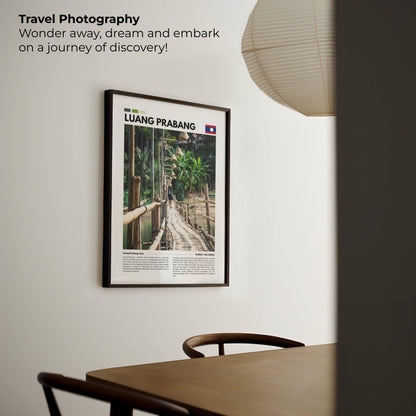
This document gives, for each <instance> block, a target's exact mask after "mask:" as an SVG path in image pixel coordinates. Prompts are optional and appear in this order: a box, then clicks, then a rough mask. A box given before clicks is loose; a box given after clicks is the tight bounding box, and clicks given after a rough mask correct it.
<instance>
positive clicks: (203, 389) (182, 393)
mask: <svg viewBox="0 0 416 416" xmlns="http://www.w3.org/2000/svg"><path fill="white" fill-rule="evenodd" d="M335 350H336V345H335V344H326V345H315V346H308V347H296V348H287V349H274V350H268V351H259V352H249V353H243V354H232V355H223V356H215V357H206V358H196V359H185V360H179V361H167V362H159V363H153V364H142V365H132V366H127V367H115V368H107V369H102V370H95V371H89V372H88V373H87V375H86V378H87V380H89V381H93V382H98V383H104V384H109V385H112V386H117V387H119V388H123V389H126V390H129V391H138V392H145V393H148V394H151V395H153V396H155V397H159V398H163V399H167V400H170V401H172V402H174V403H176V404H179V405H181V406H184V407H186V408H188V409H190V410H191V411H192V412H193V413H194V414H196V415H235V416H237V415H238V416H245V415H247V416H248V415H250V416H263V415H264V416H266V415H270V416H271V415H273V416H333V415H334V414H335V405H334V402H335V400H334V396H335Z"/></svg>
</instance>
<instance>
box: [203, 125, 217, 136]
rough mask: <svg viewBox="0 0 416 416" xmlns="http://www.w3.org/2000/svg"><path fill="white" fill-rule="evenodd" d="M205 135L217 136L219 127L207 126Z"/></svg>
mask: <svg viewBox="0 0 416 416" xmlns="http://www.w3.org/2000/svg"><path fill="white" fill-rule="evenodd" d="M205 133H208V134H216V133H217V127H216V126H211V125H209V124H205Z"/></svg>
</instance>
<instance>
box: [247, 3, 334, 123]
mask: <svg viewBox="0 0 416 416" xmlns="http://www.w3.org/2000/svg"><path fill="white" fill-rule="evenodd" d="M334 50H335V38H334V13H333V6H332V1H331V0H258V2H257V4H256V6H255V7H254V9H253V11H252V12H251V15H250V17H249V19H248V22H247V26H246V29H245V31H244V35H243V39H242V53H243V57H244V60H245V62H246V65H247V68H248V71H249V73H250V76H251V78H252V79H253V81H254V82H255V83H256V84H257V85H258V87H259V88H261V89H262V90H263V91H264V92H265V93H266V94H267V95H268V96H269V97H271V98H273V99H274V100H275V101H277V102H279V103H280V104H283V105H285V106H287V107H289V108H292V109H294V110H297V111H299V112H301V113H303V114H305V115H308V116H327V115H334V114H335V108H334V105H335V104H334V73H335V54H334Z"/></svg>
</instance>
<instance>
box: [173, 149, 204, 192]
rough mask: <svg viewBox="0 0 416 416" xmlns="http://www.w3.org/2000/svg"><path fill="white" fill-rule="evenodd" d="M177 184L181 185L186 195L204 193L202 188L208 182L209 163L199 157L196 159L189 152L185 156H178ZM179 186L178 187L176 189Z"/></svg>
mask: <svg viewBox="0 0 416 416" xmlns="http://www.w3.org/2000/svg"><path fill="white" fill-rule="evenodd" d="M176 165H177V167H178V169H177V171H176V176H177V183H180V184H181V185H182V187H183V189H184V191H185V192H186V193H189V192H195V191H199V192H200V191H202V187H203V186H204V184H205V183H206V182H207V179H208V173H209V169H210V166H209V162H208V161H205V162H204V161H202V159H201V158H200V157H199V156H198V157H195V155H194V153H193V152H190V151H189V150H188V151H187V152H185V154H184V155H183V156H178V161H177V162H176ZM177 187H178V185H177V186H176V188H177Z"/></svg>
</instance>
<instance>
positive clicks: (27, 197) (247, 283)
mask: <svg viewBox="0 0 416 416" xmlns="http://www.w3.org/2000/svg"><path fill="white" fill-rule="evenodd" d="M254 3H255V1H254V0H227V1H224V0H178V1H174V2H173V1H162V0H158V1H152V2H150V1H144V0H140V1H137V0H136V1H123V2H103V1H101V0H85V1H72V2H58V1H54V2H52V1H39V2H34V1H33V2H31V1H26V2H25V1H22V0H17V1H4V0H2V1H1V13H0V16H1V22H0V31H1V32H0V34H1V36H0V39H1V51H2V52H1V54H2V60H1V63H0V65H1V112H0V114H1V136H0V140H1V142H0V143H1V149H0V158H1V160H0V184H1V189H0V198H1V217H0V218H1V220H0V221H1V240H0V256H1V260H0V261H1V263H0V264H1V266H0V267H1V277H0V279H1V281H0V282H1V287H0V296H1V299H0V308H1V309H0V311H1V312H0V319H1V334H0V342H1V348H0V351H1V361H0V362H1V370H0V413H1V414H5V415H6V414H7V415H22V414H31V415H33V416H35V415H39V416H40V415H44V414H46V405H45V402H44V398H43V397H42V392H41V389H40V386H39V385H38V384H37V382H36V374H37V373H38V372H39V371H41V370H45V371H57V372H62V373H64V374H66V375H70V376H75V377H83V376H84V375H85V372H86V371H87V370H91V369H97V368H103V367H111V366H118V365H129V364H138V363H147V362H155V361H165V360H174V359H182V358H185V356H184V354H183V353H182V351H181V343H182V341H183V340H184V339H185V338H187V337H188V336H191V335H193V334H197V333H205V332H213V331H215V332H217V331H218V332H220V331H247V332H249V331H253V332H261V333H269V334H277V335H281V336H284V337H289V338H294V339H297V340H301V341H303V342H305V343H306V344H319V343H327V342H333V341H334V339H335V328H334V321H335V319H334V314H335V293H334V291H335V277H334V276H335V248H334V243H335V240H334V234H335V231H334V230H335V226H334V208H335V207H334V205H335V202H334V199H335V197H334V195H335V192H334V161H333V152H334V134H333V133H334V132H333V129H334V120H333V119H331V118H307V117H305V116H303V115H300V114H297V113H296V112H294V111H291V110H289V109H286V108H285V107H282V106H281V105H279V104H277V103H275V102H274V101H272V100H271V99H269V98H268V97H267V96H265V95H264V94H263V93H262V92H261V91H260V90H259V89H258V88H257V87H256V86H255V85H254V83H253V82H252V81H251V79H250V77H249V75H248V72H247V70H246V67H245V64H244V61H243V59H242V56H241V53H240V39H241V35H242V33H243V30H244V27H245V23H246V20H247V17H248V15H249V13H250V11H251V9H252V7H253V5H254ZM52 12H55V13H73V14H84V13H89V14H94V15H99V14H112V13H113V14H114V13H115V14H121V13H126V12H127V13H131V14H140V15H141V16H142V25H143V26H142V27H143V28H154V29H157V28H164V27H168V26H170V27H177V28H187V27H198V26H200V27H206V28H211V27H213V26H214V27H216V28H218V29H219V30H220V33H221V38H220V39H219V40H206V41H202V40H199V41H196V40H194V41H185V40H170V41H169V50H168V53H167V54H164V55H158V56H145V55H111V54H107V55H102V56H97V55H94V56H92V55H91V56H76V55H69V56H65V55H60V56H50V55H48V56H46V55H23V54H19V53H18V52H17V45H18V44H19V39H18V33H17V31H18V27H19V25H18V19H17V14H18V13H26V14H37V15H43V14H50V13H52ZM110 88H113V89H120V90H126V91H134V92H139V93H145V94H151V95H159V96H164V97H171V98H176V99H183V100H188V101H194V102H201V103H206V104H213V105H219V106H224V107H230V108H231V110H232V126H231V127H232V128H231V216H230V218H231V245H230V247H231V250H230V282H231V285H230V287H229V288H168V289H166V288H160V289H157V288H154V289H140V288H128V289H104V288H101V262H102V258H101V247H102V198H103V190H102V188H103V91H104V90H105V89H110ZM64 402H65V400H64ZM65 403H66V405H67V406H68V407H69V408H70V409H71V410H72V411H73V414H76V413H77V412H76V411H75V410H74V409H76V406H77V404H74V403H73V398H67V399H66V402H65ZM99 410H101V407H99V406H98V407H95V406H94V407H93V408H91V411H90V414H92V415H93V414H97V415H98V414H100V412H99Z"/></svg>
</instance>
